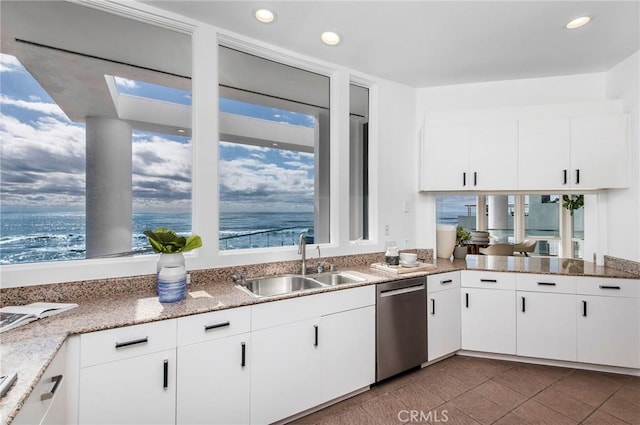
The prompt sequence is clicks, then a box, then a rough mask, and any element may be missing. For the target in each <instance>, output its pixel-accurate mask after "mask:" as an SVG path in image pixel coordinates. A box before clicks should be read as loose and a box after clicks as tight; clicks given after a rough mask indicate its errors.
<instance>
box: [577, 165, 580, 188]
mask: <svg viewBox="0 0 640 425" xmlns="http://www.w3.org/2000/svg"><path fill="white" fill-rule="evenodd" d="M576 184H580V169H579V168H576Z"/></svg>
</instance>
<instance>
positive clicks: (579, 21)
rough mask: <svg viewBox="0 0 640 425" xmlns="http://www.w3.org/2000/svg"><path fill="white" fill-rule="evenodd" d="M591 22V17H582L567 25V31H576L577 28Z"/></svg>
mask: <svg viewBox="0 0 640 425" xmlns="http://www.w3.org/2000/svg"><path fill="white" fill-rule="evenodd" d="M590 20H591V17H589V16H581V17H579V18H576V19H574V20H573V21H571V22H569V23H568V24H567V29H569V30H574V29H576V28H580V27H581V26H583V25H586V24H587V23H588V22H589V21H590Z"/></svg>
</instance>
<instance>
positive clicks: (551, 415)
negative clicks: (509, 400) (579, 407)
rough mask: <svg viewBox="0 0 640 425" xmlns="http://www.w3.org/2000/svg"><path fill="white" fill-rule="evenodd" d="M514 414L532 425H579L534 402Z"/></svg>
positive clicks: (526, 404) (528, 402)
mask: <svg viewBox="0 0 640 425" xmlns="http://www.w3.org/2000/svg"><path fill="white" fill-rule="evenodd" d="M513 413H514V414H515V415H517V416H519V417H521V418H522V419H524V420H525V421H527V422H529V423H531V424H541V425H542V424H544V425H573V424H577V423H578V422H577V421H574V420H573V419H569V418H568V417H566V416H564V415H562V414H560V413H558V412H556V411H555V410H553V409H550V408H548V407H546V406H543V405H542V404H540V403H538V402H537V401H534V400H529V401H527V402H525V403H523V404H521V405H520V406H518V407H516V408H515V409H514V410H513Z"/></svg>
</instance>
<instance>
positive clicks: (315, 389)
mask: <svg viewBox="0 0 640 425" xmlns="http://www.w3.org/2000/svg"><path fill="white" fill-rule="evenodd" d="M319 321H320V320H319V318H318V319H308V320H303V321H300V322H295V323H291V324H287V325H281V326H275V327H272V328H268V329H262V330H260V331H256V332H253V333H252V335H251V341H252V350H251V368H252V369H251V422H252V423H255V424H265V423H272V422H275V421H278V420H280V419H284V418H286V417H289V416H291V415H293V414H296V413H298V412H301V411H304V410H306V409H309V408H311V407H313V406H316V405H318V404H320V403H321V392H322V390H321V385H320V366H321V360H322V357H321V354H320V347H319V345H318V344H319V340H318V344H317V343H316V336H315V335H316V329H318V337H319Z"/></svg>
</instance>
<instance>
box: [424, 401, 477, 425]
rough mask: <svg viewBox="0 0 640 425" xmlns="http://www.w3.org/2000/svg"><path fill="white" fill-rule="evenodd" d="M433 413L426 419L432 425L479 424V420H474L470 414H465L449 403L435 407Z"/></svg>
mask: <svg viewBox="0 0 640 425" xmlns="http://www.w3.org/2000/svg"><path fill="white" fill-rule="evenodd" d="M432 413H435V415H434V416H433V417H432V420H430V421H428V423H429V424H433V425H442V424H446V425H479V422H477V421H475V420H474V419H473V418H472V417H471V416H469V415H467V414H466V413H465V412H464V411H462V410H460V409H458V408H457V407H456V406H454V405H453V404H451V403H446V404H443V405H442V406H440V407H438V408H437V409H435V410H433V411H432Z"/></svg>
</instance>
